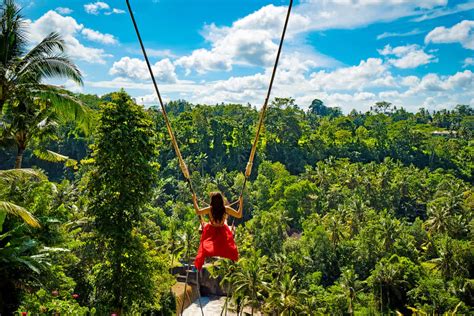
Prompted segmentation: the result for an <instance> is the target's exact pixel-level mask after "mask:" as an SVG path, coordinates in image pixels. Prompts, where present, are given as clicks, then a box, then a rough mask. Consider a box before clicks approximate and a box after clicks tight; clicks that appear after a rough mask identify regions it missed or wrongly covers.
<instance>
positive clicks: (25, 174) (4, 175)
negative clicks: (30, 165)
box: [0, 169, 44, 240]
mask: <svg viewBox="0 0 474 316" xmlns="http://www.w3.org/2000/svg"><path fill="white" fill-rule="evenodd" d="M32 177H34V178H39V179H42V178H44V175H43V174H41V173H39V172H37V171H35V170H32V169H21V170H18V169H12V170H0V184H3V185H7V184H9V183H11V182H13V181H16V180H17V179H21V178H23V179H24V178H32ZM7 214H10V215H14V216H18V217H21V218H22V219H23V221H24V222H25V223H27V224H28V225H30V226H32V227H40V225H39V223H38V221H37V220H36V218H35V217H34V216H33V215H32V214H31V213H30V212H28V210H26V209H25V208H24V207H21V206H19V205H17V204H15V203H12V202H8V201H2V200H1V198H0V232H1V231H2V226H3V223H4V221H5V218H6V216H7ZM0 240H1V238H0Z"/></svg>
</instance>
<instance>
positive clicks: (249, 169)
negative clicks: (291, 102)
mask: <svg viewBox="0 0 474 316" xmlns="http://www.w3.org/2000/svg"><path fill="white" fill-rule="evenodd" d="M292 6H293V0H290V3H289V4H288V12H287V13H286V19H285V24H284V26H283V32H282V34H281V38H280V45H279V46H278V52H277V56H276V59H275V64H274V65H273V71H272V77H271V79H270V84H269V85H268V90H267V96H266V98H265V102H264V103H263V106H262V109H261V110H260V119H259V121H258V125H257V131H256V132H255V138H254V140H253V145H252V149H251V150H250V156H249V161H248V162H247V166H246V168H245V179H244V183H243V185H242V189H241V191H240V197H242V196H243V194H244V190H245V186H246V184H247V180H248V179H249V178H250V175H251V174H252V167H253V160H254V158H255V153H256V152H257V144H258V139H259V137H260V131H261V130H262V127H263V122H264V119H265V114H266V112H267V107H268V100H269V99H270V95H271V93H272V88H273V81H274V80H275V74H276V71H277V68H278V62H279V60H280V54H281V49H282V47H283V41H284V40H285V34H286V29H287V26H288V21H289V20H290V13H291V8H292Z"/></svg>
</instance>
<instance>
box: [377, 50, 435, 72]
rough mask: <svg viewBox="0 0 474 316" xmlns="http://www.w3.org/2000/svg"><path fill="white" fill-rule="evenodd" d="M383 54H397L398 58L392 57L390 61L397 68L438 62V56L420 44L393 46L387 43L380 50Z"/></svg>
mask: <svg viewBox="0 0 474 316" xmlns="http://www.w3.org/2000/svg"><path fill="white" fill-rule="evenodd" d="M378 52H379V53H380V54H381V55H384V56H395V57H398V58H397V59H393V58H390V59H388V62H389V63H390V64H392V65H394V66H395V67H397V68H403V69H407V68H416V67H418V66H421V65H426V64H429V63H432V62H437V61H438V59H437V58H436V56H434V55H431V54H427V53H425V52H424V51H423V49H421V48H420V46H418V45H416V44H413V45H406V46H398V47H394V48H392V47H391V46H390V45H386V46H385V47H384V48H383V49H382V50H378Z"/></svg>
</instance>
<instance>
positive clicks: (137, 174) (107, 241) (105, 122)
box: [86, 91, 170, 313]
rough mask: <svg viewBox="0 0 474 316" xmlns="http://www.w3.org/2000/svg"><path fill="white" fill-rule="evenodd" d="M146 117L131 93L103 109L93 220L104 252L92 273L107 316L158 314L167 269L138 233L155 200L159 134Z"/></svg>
mask: <svg viewBox="0 0 474 316" xmlns="http://www.w3.org/2000/svg"><path fill="white" fill-rule="evenodd" d="M151 126H152V122H151V120H150V119H149V118H148V117H147V115H146V112H145V111H144V110H143V109H142V108H141V107H140V106H138V105H136V104H135V103H133V101H132V100H131V99H130V97H129V96H128V95H127V94H126V93H125V92H123V91H122V92H118V93H115V94H112V95H111V102H110V103H106V104H104V105H103V106H102V107H101V111H100V123H99V126H98V131H97V135H96V142H95V144H94V147H93V149H94V152H93V154H92V157H93V159H94V164H93V166H92V169H91V171H90V174H89V175H88V177H89V180H88V183H87V186H86V188H87V192H88V196H89V202H88V214H90V215H91V216H92V217H93V223H94V224H93V225H94V229H95V232H96V234H95V235H94V236H93V237H92V238H91V240H90V241H89V242H90V243H93V244H95V245H98V246H99V249H100V251H98V252H97V254H96V257H95V258H94V261H95V264H94V265H93V267H92V273H93V276H92V285H93V288H94V291H93V293H92V295H93V302H94V303H95V305H96V306H97V307H98V310H99V311H101V313H104V312H110V311H116V312H120V313H122V312H139V311H140V312H143V311H146V310H152V309H158V308H159V307H160V306H159V300H160V297H161V295H162V294H163V293H164V292H165V291H164V289H163V286H165V287H166V284H169V282H170V280H169V277H167V272H166V270H167V264H166V263H165V261H164V259H163V258H160V256H159V253H157V252H156V251H154V250H152V249H149V247H150V246H149V241H148V239H147V238H146V237H145V236H144V235H142V234H140V233H139V232H138V231H137V229H138V228H139V227H140V224H141V223H143V220H144V219H143V216H142V212H143V210H144V206H145V204H146V202H147V201H148V199H149V198H150V197H151V194H152V186H153V183H154V182H155V179H156V172H157V164H156V163H154V162H153V159H154V158H155V156H156V153H157V151H156V146H155V133H154V132H153V130H152V129H151Z"/></svg>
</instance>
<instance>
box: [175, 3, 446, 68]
mask: <svg viewBox="0 0 474 316" xmlns="http://www.w3.org/2000/svg"><path fill="white" fill-rule="evenodd" d="M446 4H447V0H425V1H411V0H383V1H382V0H369V1H367V0H334V1H320V0H317V1H316V0H306V1H302V3H301V4H299V5H297V6H295V9H294V11H293V13H292V15H291V18H290V22H289V26H288V34H287V40H286V42H285V47H291V46H293V47H297V48H299V47H300V46H301V42H302V41H301V38H302V37H304V34H305V33H307V32H310V31H321V30H327V29H350V28H355V27H360V26H364V25H368V24H371V23H374V22H381V21H391V20H395V19H398V18H400V17H404V16H419V15H421V14H424V13H426V12H431V11H430V10H432V9H433V8H436V7H439V6H445V5H446ZM286 10H287V7H286V6H274V5H267V6H264V7H262V8H261V9H259V10H257V11H255V12H253V13H251V14H249V15H247V16H245V17H243V18H241V19H239V20H237V21H235V22H234V23H232V25H231V26H216V25H215V24H210V25H207V26H205V27H204V30H203V31H202V35H203V36H204V38H205V39H206V40H207V42H209V44H210V48H207V49H206V48H201V49H197V50H195V51H193V52H192V53H191V54H190V55H188V56H184V57H182V58H180V59H178V60H177V61H176V65H177V66H180V67H183V68H184V69H186V72H187V73H188V74H189V72H191V71H192V70H194V71H196V72H198V73H201V74H202V73H205V72H208V71H230V70H232V67H233V65H251V66H260V67H267V66H269V65H270V64H271V63H272V62H273V60H274V58H275V53H276V48H277V45H278V40H279V37H280V35H281V30H282V27H283V23H284V17H285V14H286ZM341 17H343V18H341ZM388 36H395V35H393V34H385V35H383V36H382V37H388ZM317 57H321V54H319V56H318V55H317V54H315V55H314V56H313V58H314V59H316V58H317ZM326 59H328V58H326ZM319 66H321V65H319Z"/></svg>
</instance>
